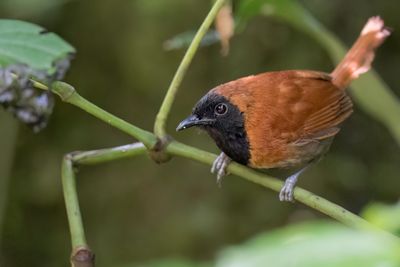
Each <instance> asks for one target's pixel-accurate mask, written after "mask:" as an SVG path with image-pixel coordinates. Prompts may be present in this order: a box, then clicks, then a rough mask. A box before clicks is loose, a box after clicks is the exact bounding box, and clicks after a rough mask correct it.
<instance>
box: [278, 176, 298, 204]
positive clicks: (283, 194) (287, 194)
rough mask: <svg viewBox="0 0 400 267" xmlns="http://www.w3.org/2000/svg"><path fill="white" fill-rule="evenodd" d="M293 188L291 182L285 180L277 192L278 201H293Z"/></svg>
mask: <svg viewBox="0 0 400 267" xmlns="http://www.w3.org/2000/svg"><path fill="white" fill-rule="evenodd" d="M294 186H295V184H294V183H292V182H291V181H288V180H286V181H285V184H284V185H283V187H282V189H281V191H280V192H279V200H280V201H288V202H294V201H293V193H294Z"/></svg>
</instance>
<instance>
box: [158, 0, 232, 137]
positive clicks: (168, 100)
mask: <svg viewBox="0 0 400 267" xmlns="http://www.w3.org/2000/svg"><path fill="white" fill-rule="evenodd" d="M225 1H226V0H217V1H215V3H214V5H213V6H212V8H211V10H210V12H209V13H208V15H207V17H206V18H205V19H204V21H203V23H202V24H201V26H200V28H199V30H198V31H197V33H196V35H195V36H194V38H193V40H192V42H191V44H190V46H189V48H188V50H187V51H186V53H185V56H184V57H183V59H182V61H181V63H180V65H179V67H178V69H177V71H176V73H175V75H174V78H173V79H172V81H171V84H170V86H169V88H168V91H167V94H166V95H165V97H164V101H163V103H162V104H161V107H160V110H159V111H158V114H157V117H156V120H155V123H154V133H155V134H156V136H157V137H159V138H160V139H163V138H164V137H165V136H166V130H165V128H166V121H167V118H168V115H169V113H170V111H171V107H172V104H173V102H174V100H175V96H176V93H177V92H178V88H179V86H180V84H181V83H182V80H183V77H184V76H185V74H186V71H187V69H188V67H189V65H190V63H191V62H192V59H193V57H194V55H195V53H196V51H197V49H198V47H199V44H200V42H201V39H203V37H204V35H205V34H206V33H207V31H208V29H209V28H210V26H211V23H212V22H213V21H214V19H215V17H216V16H217V14H218V11H219V10H220V8H221V7H222V6H223V4H224V2H225Z"/></svg>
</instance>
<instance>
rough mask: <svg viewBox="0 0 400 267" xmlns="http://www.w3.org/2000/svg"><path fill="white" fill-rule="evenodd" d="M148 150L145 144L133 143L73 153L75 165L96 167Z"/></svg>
mask: <svg viewBox="0 0 400 267" xmlns="http://www.w3.org/2000/svg"><path fill="white" fill-rule="evenodd" d="M146 151H147V149H146V147H145V146H144V145H143V143H133V144H128V145H123V146H117V147H112V148H105V149H98V150H92V151H83V152H81V151H77V152H73V153H71V156H72V160H73V162H74V163H75V164H80V165H94V164H99V163H103V162H107V161H114V160H117V159H122V158H128V157H134V156H136V155H140V154H143V153H144V152H146Z"/></svg>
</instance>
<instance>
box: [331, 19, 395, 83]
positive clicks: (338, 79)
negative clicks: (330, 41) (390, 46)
mask: <svg viewBox="0 0 400 267" xmlns="http://www.w3.org/2000/svg"><path fill="white" fill-rule="evenodd" d="M389 35H390V30H389V29H388V28H386V27H385V24H384V22H383V20H382V19H381V18H380V17H378V16H376V17H371V18H370V19H369V20H368V22H367V23H366V24H365V26H364V28H363V29H362V31H361V34H360V36H359V37H358V39H357V40H356V42H355V43H354V44H353V46H352V47H351V49H350V50H349V51H348V52H347V54H346V56H345V57H344V59H343V60H342V61H341V62H340V63H339V65H338V66H337V67H336V68H335V69H334V70H333V72H332V73H331V76H332V82H333V84H335V85H336V86H337V87H339V88H342V89H345V88H346V87H347V86H348V85H349V84H350V82H351V81H352V80H354V79H357V78H358V76H360V74H363V73H365V72H367V71H368V70H369V69H370V68H371V63H372V61H373V60H374V56H375V49H376V48H378V47H379V46H380V45H381V44H382V43H383V41H384V40H385V39H386V37H388V36H389Z"/></svg>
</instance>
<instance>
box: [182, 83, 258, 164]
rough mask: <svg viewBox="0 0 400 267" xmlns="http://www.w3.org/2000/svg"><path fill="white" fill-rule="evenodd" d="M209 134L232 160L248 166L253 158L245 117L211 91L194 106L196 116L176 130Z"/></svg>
mask: <svg viewBox="0 0 400 267" xmlns="http://www.w3.org/2000/svg"><path fill="white" fill-rule="evenodd" d="M193 126H196V127H199V128H200V129H203V130H205V131H206V132H207V133H208V134H209V135H210V136H211V138H213V139H214V141H215V143H216V144H217V146H218V147H219V148H220V149H221V150H222V151H223V152H225V154H227V155H228V156H229V157H230V158H231V159H233V160H234V161H236V162H239V163H241V164H244V165H246V164H247V163H248V161H249V158H250V154H249V153H250V152H249V142H248V139H247V134H246V130H245V123H244V114H243V112H241V111H240V109H239V108H238V107H237V106H236V105H235V104H233V103H232V102H231V101H229V99H228V98H227V97H225V96H223V95H222V94H219V93H217V92H215V90H211V91H210V92H209V93H207V94H206V95H205V96H203V97H202V98H201V99H200V101H199V102H197V104H196V105H195V106H194V108H193V111H192V114H191V115H190V116H189V117H187V118H186V119H184V120H183V121H182V122H181V123H180V124H179V125H178V127H177V128H176V130H177V131H181V130H184V129H187V128H190V127H193Z"/></svg>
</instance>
